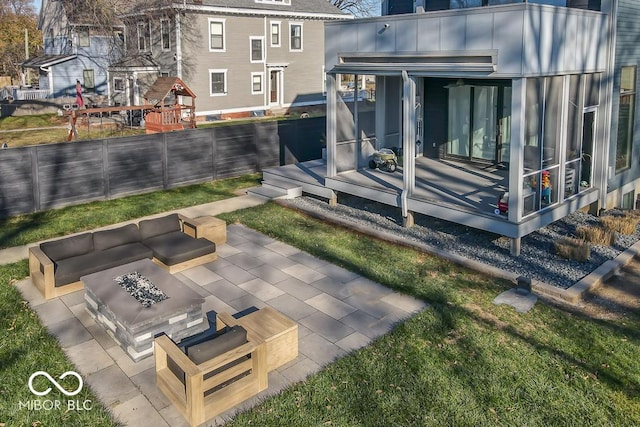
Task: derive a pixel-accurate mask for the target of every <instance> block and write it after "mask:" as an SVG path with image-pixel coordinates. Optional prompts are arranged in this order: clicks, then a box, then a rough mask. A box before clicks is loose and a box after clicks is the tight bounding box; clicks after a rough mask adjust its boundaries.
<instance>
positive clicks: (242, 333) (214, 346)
mask: <svg viewBox="0 0 640 427" xmlns="http://www.w3.org/2000/svg"><path fill="white" fill-rule="evenodd" d="M246 342H247V331H246V330H245V329H244V328H243V327H242V326H237V325H236V326H233V327H231V328H229V329H227V331H226V332H225V333H223V334H222V335H218V336H217V337H215V338H213V339H210V340H207V341H204V342H202V343H200V344H196V345H193V346H191V347H187V356H189V359H191V361H193V363H195V364H196V365H199V364H201V363H204V362H206V361H207V360H211V359H213V358H215V357H218V356H220V355H221V354H223V353H226V352H227V351H229V350H233V349H234V348H237V347H240V346H241V345H243V344H245V343H246Z"/></svg>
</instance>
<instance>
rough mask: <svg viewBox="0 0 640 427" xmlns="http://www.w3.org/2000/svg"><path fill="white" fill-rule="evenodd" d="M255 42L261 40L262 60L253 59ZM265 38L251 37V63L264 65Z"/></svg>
mask: <svg viewBox="0 0 640 427" xmlns="http://www.w3.org/2000/svg"><path fill="white" fill-rule="evenodd" d="M254 40H260V59H253V42H254ZM264 56H265V55H264V37H262V36H259V37H258V36H251V37H249V62H251V63H252V64H262V63H263V62H264Z"/></svg>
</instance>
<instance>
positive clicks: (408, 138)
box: [400, 70, 416, 226]
mask: <svg viewBox="0 0 640 427" xmlns="http://www.w3.org/2000/svg"><path fill="white" fill-rule="evenodd" d="M402 83H403V84H402V95H403V96H402V112H403V114H402V115H403V119H402V153H403V160H402V193H401V195H400V208H401V209H402V218H404V221H405V225H407V226H411V225H413V224H412V223H413V220H412V218H411V215H410V214H409V200H408V199H409V196H410V195H411V194H413V190H414V187H415V181H416V175H415V165H416V136H415V123H416V109H415V103H416V82H415V80H413V78H412V77H409V75H408V74H407V71H406V70H402Z"/></svg>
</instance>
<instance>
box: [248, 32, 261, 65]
mask: <svg viewBox="0 0 640 427" xmlns="http://www.w3.org/2000/svg"><path fill="white" fill-rule="evenodd" d="M263 40H264V39H263V38H262V37H249V44H250V49H251V58H250V60H251V62H263V61H264V49H263V44H264V43H263Z"/></svg>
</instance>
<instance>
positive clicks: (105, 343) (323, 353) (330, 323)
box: [16, 224, 426, 427]
mask: <svg viewBox="0 0 640 427" xmlns="http://www.w3.org/2000/svg"><path fill="white" fill-rule="evenodd" d="M218 255H219V257H218V260H216V261H215V262H213V263H210V264H206V265H203V266H198V267H194V268H191V269H188V270H185V271H183V272H180V273H178V274H176V277H177V278H178V279H179V280H181V281H183V282H184V283H185V284H187V286H189V287H190V288H192V289H194V290H196V292H198V293H199V294H200V295H202V296H203V297H204V298H205V304H204V310H205V311H209V310H214V311H226V312H231V313H234V312H238V311H242V310H245V309H248V308H251V307H256V308H263V307H266V306H272V307H273V308H275V309H276V310H278V311H280V312H282V313H284V314H285V315H287V316H289V317H290V318H292V319H293V320H295V321H296V322H297V323H298V342H299V356H298V358H297V359H295V360H293V361H291V362H289V363H287V364H286V365H284V366H282V367H280V368H278V369H277V370H275V371H273V372H271V374H270V376H269V388H268V389H267V390H266V391H265V392H263V393H261V394H260V395H259V396H257V397H256V398H254V399H250V400H249V401H247V402H245V403H244V404H242V405H240V406H239V407H237V408H236V409H235V410H231V411H229V412H227V413H225V414H223V415H222V416H220V417H218V418H216V419H214V420H211V421H210V422H208V423H207V424H206V425H218V424H221V423H224V422H225V420H228V419H229V417H231V416H233V415H234V414H235V413H236V412H237V411H239V410H244V409H246V408H249V407H251V406H253V405H255V404H257V403H259V402H260V401H261V400H263V399H264V398H265V397H266V396H269V395H271V394H275V393H277V392H278V391H279V390H281V389H283V388H286V387H287V386H289V385H290V384H292V383H295V382H298V381H303V380H304V379H305V378H307V377H308V376H309V375H311V374H313V373H315V372H317V371H318V370H319V369H321V367H323V366H325V365H327V364H328V363H331V362H333V361H334V360H335V359H336V358H339V357H342V356H344V355H346V354H348V353H349V352H350V351H354V350H357V349H359V348H362V347H364V346H366V345H368V344H369V343H370V342H371V340H373V339H375V338H376V337H378V336H380V335H382V334H384V333H386V332H388V331H389V330H390V329H391V328H392V327H393V325H394V324H395V323H396V322H398V321H400V320H402V319H405V318H407V317H408V316H410V315H411V314H412V313H415V312H417V311H418V310H421V309H423V308H425V307H426V304H425V303H424V302H422V301H419V300H416V299H415V298H412V297H409V296H406V295H401V294H399V293H397V292H394V291H392V290H391V289H388V288H386V287H384V286H382V285H380V284H378V283H375V282H373V281H371V280H368V279H365V278H363V277H361V276H359V275H357V274H355V273H352V272H350V271H348V270H345V269H343V268H341V267H338V266H335V265H333V264H330V263H328V262H326V261H323V260H321V259H319V258H316V257H314V256H311V255H309V254H307V253H305V252H302V251H300V250H298V249H296V248H294V247H292V246H289V245H287V244H285V243H282V242H278V241H275V240H273V239H272V238H270V237H268V236H264V235H262V234H260V233H258V232H256V231H254V230H251V229H249V228H247V227H244V226H242V225H236V224H233V225H229V226H228V227H227V243H226V244H222V245H219V246H218ZM16 286H17V288H18V289H20V291H21V292H22V295H23V297H24V298H25V299H26V300H27V301H29V303H30V304H31V306H32V307H33V308H34V310H35V311H36V312H37V313H38V315H39V316H40V317H41V319H42V320H43V323H44V324H45V325H46V326H47V327H48V328H49V330H50V331H51V332H52V333H53V334H54V335H56V336H57V337H58V339H59V341H60V343H61V345H62V346H63V348H64V350H65V352H66V353H67V354H68V355H69V357H70V359H71V361H72V362H73V363H74V364H75V365H76V368H77V370H78V372H80V373H81V374H82V375H83V376H84V377H85V378H87V383H88V384H89V385H92V387H93V388H94V391H95V392H96V393H97V396H98V397H99V398H100V399H101V400H102V401H103V403H105V405H106V406H108V407H110V408H111V409H112V410H113V413H114V414H115V415H116V417H117V418H118V419H119V420H121V421H122V422H123V423H125V424H126V425H131V426H134V425H153V426H154V427H160V426H182V425H187V423H186V422H185V421H184V419H183V418H182V417H181V416H180V414H179V413H178V412H177V410H176V409H175V408H174V407H173V406H172V405H171V404H169V402H168V400H167V399H166V398H165V397H164V396H163V395H162V393H160V391H159V390H158V389H157V388H156V387H155V371H154V361H153V358H152V357H150V358H146V359H143V360H141V361H140V362H138V363H134V362H133V361H132V360H131V359H130V358H129V357H128V356H127V355H126V354H125V353H124V352H123V351H122V349H121V348H120V347H119V346H117V345H116V343H115V342H114V341H113V339H112V338H111V337H110V336H109V335H108V334H107V333H106V332H105V331H104V330H103V329H102V328H101V327H100V326H99V325H97V324H96V323H95V321H93V319H92V318H91V317H90V316H88V315H87V313H86V311H85V310H84V292H83V291H78V292H75V293H72V294H68V295H65V296H64V297H60V298H56V299H54V300H51V301H45V300H44V299H43V298H42V297H41V295H40V293H39V292H38V291H37V290H36V289H35V286H34V285H33V284H32V283H31V280H30V279H26V280H24V281H22V282H20V283H17V284H16Z"/></svg>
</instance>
